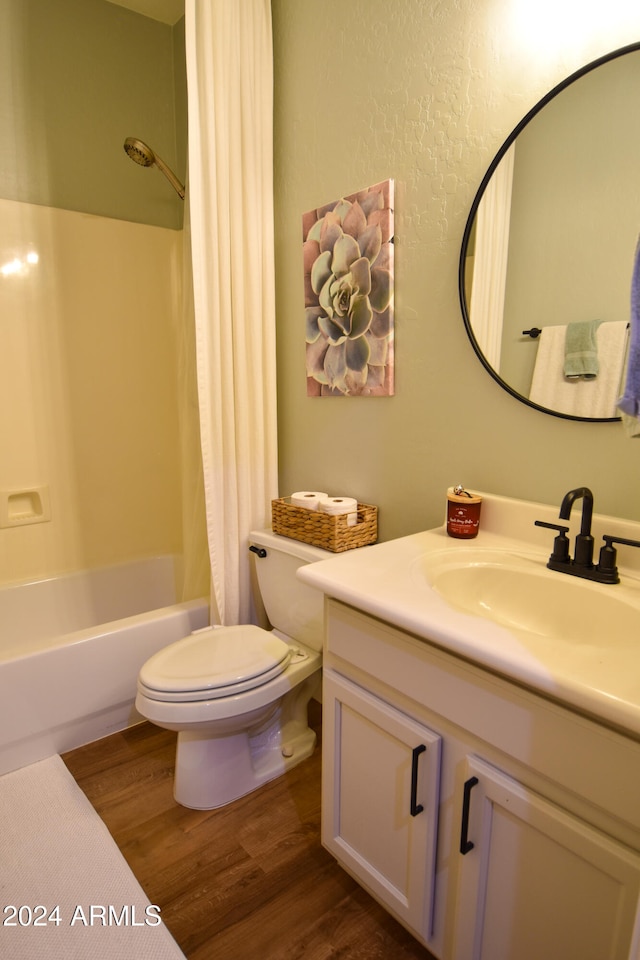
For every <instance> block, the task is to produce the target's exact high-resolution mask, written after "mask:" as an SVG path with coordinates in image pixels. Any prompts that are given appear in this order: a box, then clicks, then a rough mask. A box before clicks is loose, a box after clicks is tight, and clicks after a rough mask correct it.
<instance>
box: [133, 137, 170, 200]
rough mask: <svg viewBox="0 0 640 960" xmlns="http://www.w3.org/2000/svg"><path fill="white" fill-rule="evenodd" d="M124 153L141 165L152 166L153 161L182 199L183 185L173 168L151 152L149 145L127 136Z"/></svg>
mask: <svg viewBox="0 0 640 960" xmlns="http://www.w3.org/2000/svg"><path fill="white" fill-rule="evenodd" d="M124 149H125V153H126V154H127V156H128V157H131V159H132V160H134V161H135V163H139V164H140V166H141V167H152V166H153V165H154V163H155V165H156V166H157V168H158V170H161V171H162V173H164V175H165V177H166V178H167V180H168V181H169V183H170V184H171V186H172V187H173V189H174V190H175V191H176V193H177V194H178V196H179V197H180V199H181V200H184V187H183V185H182V184H181V183H180V181H179V180H178V178H177V177H176V175H175V173H174V172H173V170H171V169H170V168H169V167H168V166H167V165H166V163H165V162H164V160H162V159H161V158H160V157H159V156H158V155H157V154H156V153H154V152H153V150H152V149H151V147H149V146H147V144H146V143H143V141H142V140H138V139H136V137H127V139H126V140H125V142H124Z"/></svg>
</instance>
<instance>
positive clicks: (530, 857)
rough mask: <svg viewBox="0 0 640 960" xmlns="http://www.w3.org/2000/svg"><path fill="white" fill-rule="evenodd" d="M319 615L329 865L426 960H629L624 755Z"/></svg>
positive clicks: (536, 704) (633, 858)
mask: <svg viewBox="0 0 640 960" xmlns="http://www.w3.org/2000/svg"><path fill="white" fill-rule="evenodd" d="M326 613H327V616H326V623H327V642H326V652H325V661H324V668H325V685H324V694H323V714H324V731H323V823H322V839H323V843H324V845H325V846H326V847H327V848H328V849H329V850H330V851H331V852H332V853H333V855H334V856H335V857H336V858H337V859H338V861H339V862H340V863H341V864H342V866H343V867H344V868H345V869H346V870H347V871H348V872H350V873H351V874H352V875H353V876H354V877H355V878H356V879H357V880H359V882H361V883H362V885H363V886H365V887H366V888H367V889H368V890H369V891H370V892H371V893H372V894H373V896H375V897H376V898H377V899H378V900H379V901H380V902H381V903H383V904H384V905H385V906H386V907H387V908H388V909H389V910H390V912H392V913H393V914H394V915H395V916H396V917H397V918H398V919H399V920H400V921H401V922H402V923H403V924H404V925H405V926H407V927H408V928H409V929H410V930H411V931H412V932H413V933H414V934H415V936H416V937H417V938H418V939H419V940H421V941H422V942H423V943H424V944H426V946H427V947H428V948H429V950H430V951H431V952H432V953H433V954H434V955H435V956H437V957H440V958H442V960H539V958H541V957H544V958H545V960H573V958H576V960H577V958H580V960H640V919H639V916H638V913H639V912H638V905H639V903H640V853H639V852H638V851H639V850H640V744H639V743H638V742H637V741H635V740H634V739H633V738H631V737H626V736H625V735H623V734H622V733H619V732H617V731H614V730H611V729H608V728H606V727H604V726H601V725H599V724H598V723H596V722H594V721H593V720H592V719H589V718H586V717H583V716H580V715H579V714H577V713H575V712H573V711H570V710H567V709H566V708H565V707H563V706H562V705H560V704H557V703H554V702H553V701H552V700H551V699H547V698H545V697H541V696H539V695H538V694H536V693H533V692H531V691H529V690H525V689H523V688H522V687H519V686H516V685H515V684H512V683H510V682H509V681H507V680H506V679H504V678H501V677H498V676H495V675H493V674H491V673H489V672H488V671H485V670H482V669H480V668H479V667H477V666H474V665H473V664H470V663H467V662H465V661H463V660H461V659H459V658H456V657H454V656H451V655H450V654H448V653H446V652H445V651H443V650H439V649H437V648H436V647H435V646H432V645H431V644H429V643H426V642H424V641H423V640H419V639H417V638H415V637H413V636H411V635H409V634H405V633H403V632H402V631H400V630H398V629H396V628H394V627H392V626H390V625H389V624H386V623H384V622H382V621H380V620H377V619H375V618H374V617H370V616H368V615H365V614H363V613H361V612H359V611H357V610H355V609H353V608H351V607H349V606H346V605H344V604H342V603H339V602H337V601H333V600H328V601H327V606H326ZM423 747H424V748H425V749H422V748H423ZM416 751H417V752H416ZM417 807H422V809H421V810H420V811H419V812H417V813H416V808H417ZM412 813H414V814H415V815H413V816H412Z"/></svg>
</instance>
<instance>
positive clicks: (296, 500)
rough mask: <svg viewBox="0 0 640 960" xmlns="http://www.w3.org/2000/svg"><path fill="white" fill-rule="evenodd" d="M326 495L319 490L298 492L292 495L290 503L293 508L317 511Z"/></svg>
mask: <svg viewBox="0 0 640 960" xmlns="http://www.w3.org/2000/svg"><path fill="white" fill-rule="evenodd" d="M326 498H327V494H326V493H323V492H322V491H321V490H298V491H297V492H296V493H292V494H291V497H290V498H289V499H290V500H291V503H292V504H293V506H294V507H306V509H307V510H317V509H318V504H319V503H320V501H321V500H326Z"/></svg>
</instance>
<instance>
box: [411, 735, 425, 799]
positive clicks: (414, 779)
mask: <svg viewBox="0 0 640 960" xmlns="http://www.w3.org/2000/svg"><path fill="white" fill-rule="evenodd" d="M426 749H427V748H426V747H425V745H424V743H421V744H420V745H419V746H418V747H414V748H413V750H412V751H411V816H412V817H417V816H418V814H419V813H422V811H423V810H424V807H423V806H422V804H421V803H416V796H417V793H418V760H419V758H420V754H421V753H424V752H425V750H426Z"/></svg>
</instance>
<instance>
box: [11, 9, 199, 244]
mask: <svg viewBox="0 0 640 960" xmlns="http://www.w3.org/2000/svg"><path fill="white" fill-rule="evenodd" d="M0 18H1V22H2V24H3V28H2V31H1V32H0V196H2V197H4V198H5V199H10V200H21V201H25V202H28V203H36V204H40V205H45V206H52V207H60V208H63V209H67V210H77V211H82V212H85V213H93V214H97V215H99V216H105V217H114V218H117V219H122V220H131V221H134V222H139V223H147V224H152V225H157V226H166V227H173V228H179V227H180V226H181V225H182V217H183V203H182V201H181V200H180V199H179V197H178V196H177V194H176V193H175V192H174V190H173V189H172V187H171V186H170V185H169V184H168V182H167V181H166V180H165V178H164V177H163V176H162V175H161V174H160V173H159V171H158V170H157V169H156V168H151V169H146V168H143V167H141V166H139V165H137V164H135V163H133V161H131V160H130V159H129V158H128V157H127V155H126V154H125V152H124V150H123V143H124V140H125V137H127V136H135V137H138V138H139V139H141V140H144V141H145V142H147V143H148V144H149V145H150V146H151V147H152V148H153V149H154V150H155V151H156V152H157V153H158V154H159V155H160V156H161V157H162V159H163V160H165V161H166V162H167V163H168V164H169V166H171V167H172V168H173V169H174V170H175V171H176V173H177V174H178V176H179V177H180V178H181V179H182V180H183V181H184V176H185V168H186V93H185V80H184V53H183V48H184V24H183V22H180V23H179V24H178V25H176V27H175V28H172V27H169V26H167V25H166V24H162V23H158V22H157V21H155V20H151V19H149V18H148V17H143V16H140V15H139V14H137V13H133V12H131V11H130V10H126V9H124V8H123V7H120V6H117V5H115V4H112V3H106V2H104V0H0Z"/></svg>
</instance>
